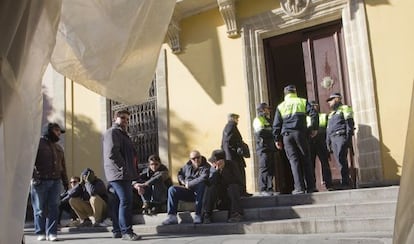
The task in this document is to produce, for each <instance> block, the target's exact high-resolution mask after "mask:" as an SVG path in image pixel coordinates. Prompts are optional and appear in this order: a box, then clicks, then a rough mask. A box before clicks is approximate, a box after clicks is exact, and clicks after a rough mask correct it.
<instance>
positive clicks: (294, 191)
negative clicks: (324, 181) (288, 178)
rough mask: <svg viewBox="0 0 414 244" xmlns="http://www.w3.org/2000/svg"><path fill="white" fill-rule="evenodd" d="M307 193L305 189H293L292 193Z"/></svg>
mask: <svg viewBox="0 0 414 244" xmlns="http://www.w3.org/2000/svg"><path fill="white" fill-rule="evenodd" d="M304 193H305V191H303V190H296V189H295V190H293V191H292V195H297V194H304Z"/></svg>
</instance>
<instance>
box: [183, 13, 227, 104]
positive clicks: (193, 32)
mask: <svg viewBox="0 0 414 244" xmlns="http://www.w3.org/2000/svg"><path fill="white" fill-rule="evenodd" d="M194 18H200V19H194ZM207 19H208V21H204V20H207ZM191 20H193V21H191V23H190V21H187V22H186V21H182V31H181V36H182V47H183V52H182V53H180V54H177V57H178V58H179V59H180V61H181V63H182V64H183V65H184V66H185V67H186V68H187V70H188V71H190V72H191V74H192V75H193V77H194V79H195V80H196V81H197V82H198V83H199V84H200V86H201V87H202V88H203V89H204V91H205V92H206V93H207V94H208V95H209V96H210V97H211V99H212V100H213V101H214V102H215V103H216V104H221V103H222V102H223V97H222V93H221V87H223V86H224V75H223V63H222V61H221V60H222V53H221V49H220V45H219V40H218V36H217V29H218V27H220V26H222V25H223V21H222V19H221V17H220V13H219V11H218V9H217V11H213V10H211V11H208V12H206V13H202V14H200V15H198V16H196V17H192V18H191Z"/></svg>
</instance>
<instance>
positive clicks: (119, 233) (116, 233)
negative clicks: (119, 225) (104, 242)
mask: <svg viewBox="0 0 414 244" xmlns="http://www.w3.org/2000/svg"><path fill="white" fill-rule="evenodd" d="M121 237H122V234H121V232H112V238H116V239H119V238H121Z"/></svg>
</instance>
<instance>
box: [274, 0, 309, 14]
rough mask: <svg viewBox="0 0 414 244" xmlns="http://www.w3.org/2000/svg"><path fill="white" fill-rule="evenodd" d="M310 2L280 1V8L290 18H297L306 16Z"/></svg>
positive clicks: (307, 0)
mask: <svg viewBox="0 0 414 244" xmlns="http://www.w3.org/2000/svg"><path fill="white" fill-rule="evenodd" d="M310 4H311V0H280V6H281V7H282V9H283V11H284V12H285V13H286V14H287V15H289V16H290V17H294V18H299V17H301V16H303V15H304V14H306V11H307V10H308V9H309V5H310Z"/></svg>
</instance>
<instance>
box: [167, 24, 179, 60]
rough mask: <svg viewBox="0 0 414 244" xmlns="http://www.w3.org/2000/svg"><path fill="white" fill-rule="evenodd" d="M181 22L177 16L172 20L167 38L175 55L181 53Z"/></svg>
mask: <svg viewBox="0 0 414 244" xmlns="http://www.w3.org/2000/svg"><path fill="white" fill-rule="evenodd" d="M179 25H180V22H179V20H178V18H177V17H176V16H173V17H172V18H171V22H170V24H169V25H168V31H167V37H168V42H169V45H170V47H171V50H172V52H173V53H180V52H181V45H180V30H181V29H180V26H179Z"/></svg>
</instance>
